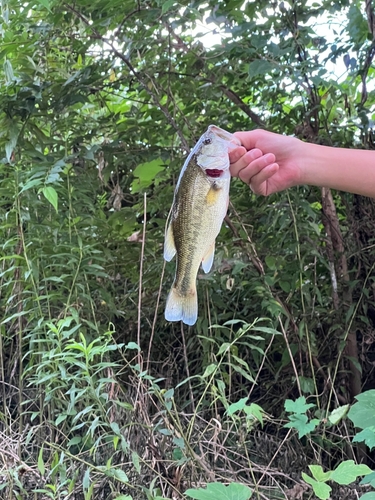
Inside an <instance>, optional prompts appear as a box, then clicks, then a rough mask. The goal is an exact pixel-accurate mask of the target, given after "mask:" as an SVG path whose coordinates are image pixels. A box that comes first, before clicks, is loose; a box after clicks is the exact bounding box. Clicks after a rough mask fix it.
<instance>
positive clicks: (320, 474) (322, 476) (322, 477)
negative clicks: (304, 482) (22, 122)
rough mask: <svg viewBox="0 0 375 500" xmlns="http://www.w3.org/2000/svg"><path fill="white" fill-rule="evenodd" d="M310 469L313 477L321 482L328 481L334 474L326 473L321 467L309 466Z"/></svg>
mask: <svg viewBox="0 0 375 500" xmlns="http://www.w3.org/2000/svg"><path fill="white" fill-rule="evenodd" d="M309 469H310V471H311V474H312V475H313V477H314V478H315V479H316V480H317V481H319V482H325V481H328V480H329V478H330V477H331V474H332V471H327V472H324V471H323V467H322V466H321V465H309Z"/></svg>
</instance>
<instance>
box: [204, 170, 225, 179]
mask: <svg viewBox="0 0 375 500" xmlns="http://www.w3.org/2000/svg"><path fill="white" fill-rule="evenodd" d="M205 172H206V175H208V177H214V178H217V177H221V174H222V173H223V172H224V170H219V169H217V168H206V170H205Z"/></svg>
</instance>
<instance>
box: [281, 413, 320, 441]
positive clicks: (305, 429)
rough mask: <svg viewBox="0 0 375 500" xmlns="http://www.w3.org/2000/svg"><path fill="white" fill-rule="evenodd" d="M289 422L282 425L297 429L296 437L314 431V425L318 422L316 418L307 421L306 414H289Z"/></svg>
mask: <svg viewBox="0 0 375 500" xmlns="http://www.w3.org/2000/svg"><path fill="white" fill-rule="evenodd" d="M289 419H290V422H289V423H287V424H285V425H284V427H286V428H291V429H296V430H297V431H298V437H299V438H300V439H301V438H302V437H304V436H306V435H307V434H310V432H312V431H314V430H315V428H316V426H317V425H318V424H319V422H320V421H319V420H318V419H316V418H315V419H312V420H310V422H308V418H307V416H306V415H300V414H295V415H290V416H289Z"/></svg>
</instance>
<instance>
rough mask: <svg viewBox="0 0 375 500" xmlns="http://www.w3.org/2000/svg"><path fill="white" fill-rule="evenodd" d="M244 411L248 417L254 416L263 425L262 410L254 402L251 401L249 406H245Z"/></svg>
mask: <svg viewBox="0 0 375 500" xmlns="http://www.w3.org/2000/svg"><path fill="white" fill-rule="evenodd" d="M244 411H245V413H246V415H247V416H248V417H255V418H256V419H257V420H259V422H260V423H261V425H262V426H263V413H264V410H263V408H262V407H261V406H259V405H257V404H256V403H251V404H250V405H249V406H245V408H244Z"/></svg>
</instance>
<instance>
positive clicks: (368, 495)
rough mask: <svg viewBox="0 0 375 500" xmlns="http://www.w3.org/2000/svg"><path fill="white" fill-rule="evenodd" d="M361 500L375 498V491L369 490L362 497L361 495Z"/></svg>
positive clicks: (372, 499) (374, 499)
mask: <svg viewBox="0 0 375 500" xmlns="http://www.w3.org/2000/svg"><path fill="white" fill-rule="evenodd" d="M359 500H375V491H369V492H368V493H365V494H364V495H362V496H361V497H359Z"/></svg>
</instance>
